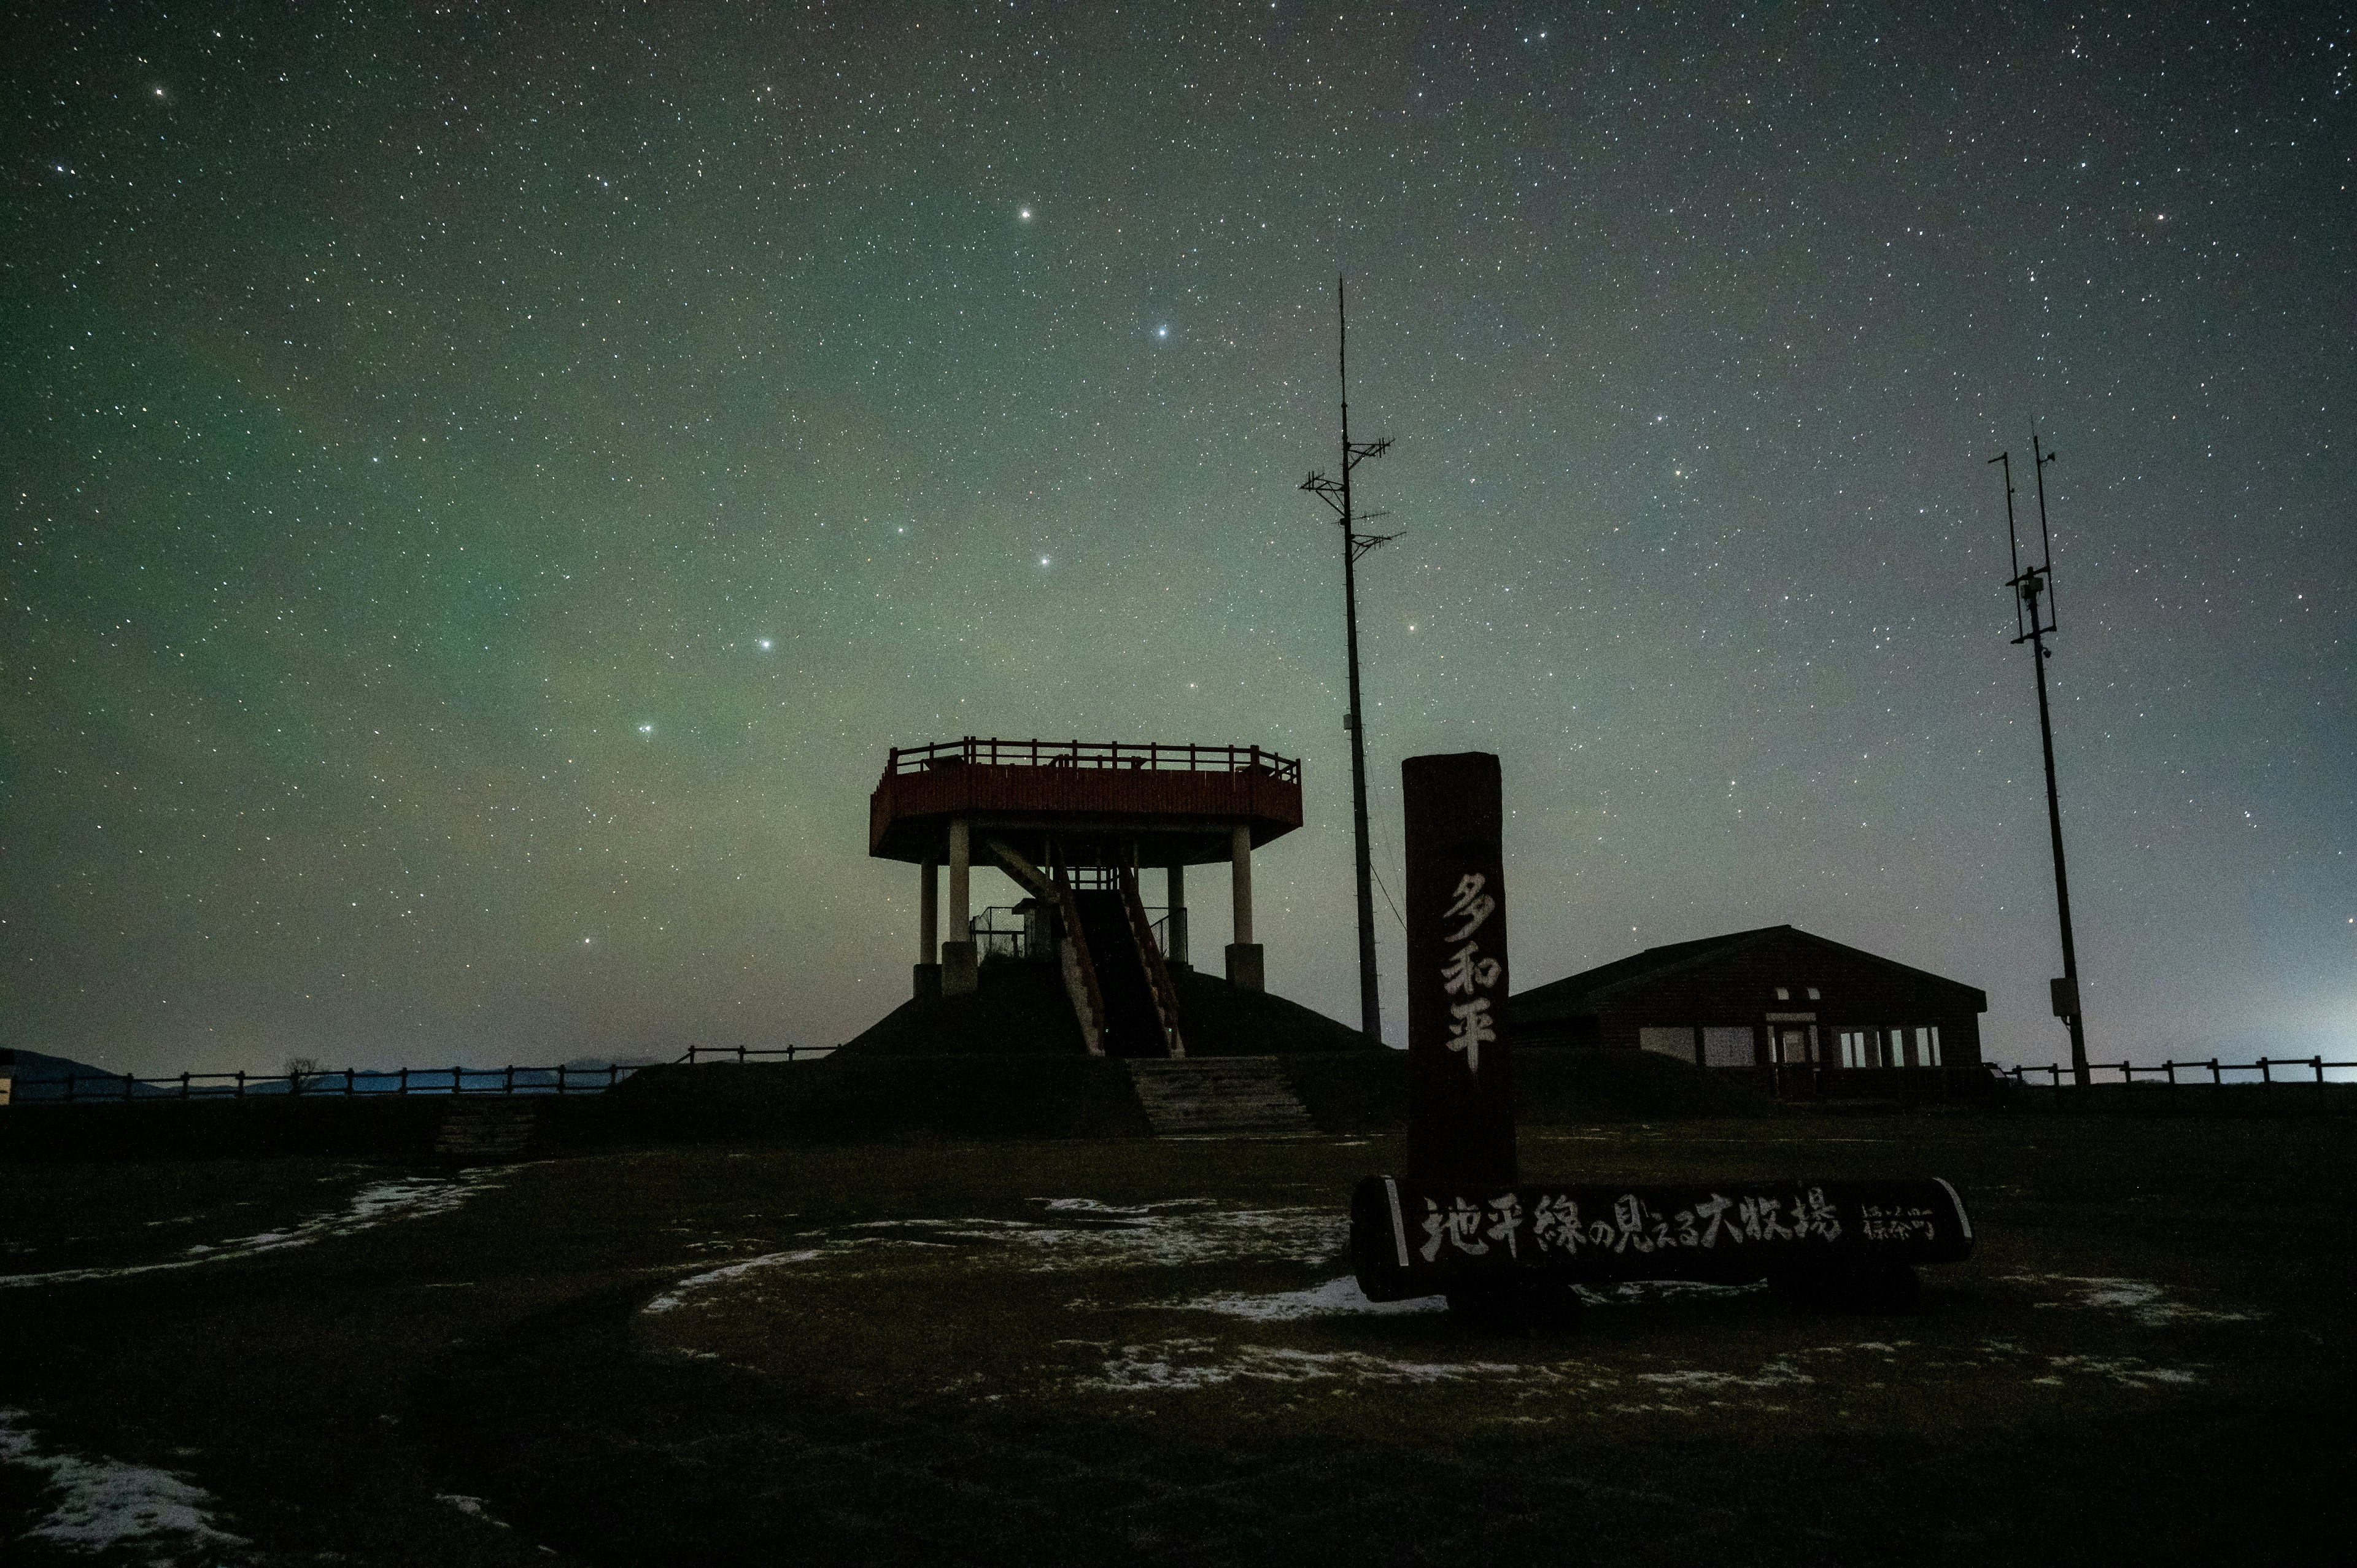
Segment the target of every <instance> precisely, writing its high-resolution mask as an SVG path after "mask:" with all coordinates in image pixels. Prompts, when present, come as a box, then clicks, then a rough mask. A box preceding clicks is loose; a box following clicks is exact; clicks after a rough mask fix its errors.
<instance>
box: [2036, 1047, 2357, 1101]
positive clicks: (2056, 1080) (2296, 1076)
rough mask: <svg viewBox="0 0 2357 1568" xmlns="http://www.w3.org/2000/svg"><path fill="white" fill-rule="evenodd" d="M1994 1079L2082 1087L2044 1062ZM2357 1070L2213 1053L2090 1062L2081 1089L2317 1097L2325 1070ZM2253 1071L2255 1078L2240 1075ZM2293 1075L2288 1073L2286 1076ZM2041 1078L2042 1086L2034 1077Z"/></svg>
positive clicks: (2072, 1089)
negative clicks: (2184, 1058)
mask: <svg viewBox="0 0 2357 1568" xmlns="http://www.w3.org/2000/svg"><path fill="white" fill-rule="evenodd" d="M1990 1070H1991V1071H1993V1072H1995V1073H1996V1075H1997V1076H1998V1077H1999V1078H2001V1079H2006V1080H2007V1082H2009V1083H2011V1084H2013V1085H2014V1086H2016V1087H2017V1088H2019V1089H2022V1090H2032V1089H2038V1088H2041V1087H2042V1088H2044V1089H2046V1090H2050V1092H2051V1093H2052V1095H2053V1097H2054V1098H2055V1100H2056V1101H2061V1099H2062V1098H2063V1097H2064V1096H2066V1095H2071V1094H2076V1093H2079V1092H2081V1091H2082V1089H2083V1087H2084V1088H2085V1089H2099V1088H2100V1089H2114V1090H2115V1089H2126V1088H2136V1089H2148V1090H2171V1089H2259V1090H2263V1091H2265V1092H2267V1093H2269V1094H2272V1093H2273V1092H2274V1091H2276V1090H2298V1089H2307V1090H2312V1091H2313V1092H2314V1093H2315V1095H2316V1097H2317V1098H2318V1099H2319V1100H2321V1099H2322V1098H2324V1094H2325V1090H2326V1088H2327V1086H2328V1085H2330V1083H2331V1082H2332V1081H2333V1080H2332V1079H2328V1078H2326V1077H2325V1076H2324V1075H2325V1074H2326V1073H2328V1072H2348V1071H2352V1070H2357V1061H2351V1062H2331V1061H2326V1060H2325V1059H2324V1058H2322V1057H2261V1058H2259V1059H2258V1060H2256V1061H2255V1062H2222V1061H2220V1060H2219V1059H2218V1058H2216V1057H2212V1058H2209V1059H2208V1060H2207V1061H2194V1062H2179V1061H2166V1062H2160V1063H2158V1064H2147V1063H2141V1062H2102V1063H2095V1062H2090V1063H2089V1064H2088V1066H2087V1079H2088V1080H2087V1083H2086V1084H2085V1085H2084V1086H2082V1085H2080V1084H2079V1083H2078V1082H2077V1081H2076V1080H2075V1075H2074V1074H2073V1073H2072V1069H2070V1068H2069V1067H2066V1066H2064V1065H2062V1064H2061V1063H2060V1062H2049V1063H2048V1064H2047V1065H2046V1066H2044V1067H2012V1068H1994V1067H1993V1068H1992V1069H1990ZM2251 1073H2255V1074H2257V1075H2258V1076H2257V1077H2256V1078H2251V1077H2247V1076H2236V1077H2233V1078H2229V1077H2228V1075H2229V1074H2236V1075H2246V1074H2251ZM2286 1075H2293V1076H2286ZM2040 1078H2043V1079H2046V1082H2045V1083H2044V1084H2043V1085H2040V1084H2039V1083H2037V1082H2036V1081H2035V1080H2036V1079H2040Z"/></svg>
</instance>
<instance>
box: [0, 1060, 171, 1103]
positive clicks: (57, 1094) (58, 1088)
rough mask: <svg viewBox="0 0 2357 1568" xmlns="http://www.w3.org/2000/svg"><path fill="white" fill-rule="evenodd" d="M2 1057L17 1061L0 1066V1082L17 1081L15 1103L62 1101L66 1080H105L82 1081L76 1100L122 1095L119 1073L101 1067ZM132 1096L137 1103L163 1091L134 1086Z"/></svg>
mask: <svg viewBox="0 0 2357 1568" xmlns="http://www.w3.org/2000/svg"><path fill="white" fill-rule="evenodd" d="M5 1054H7V1055H13V1056H14V1057H15V1058H16V1065H15V1066H13V1067H11V1066H8V1065H7V1064H6V1063H5V1062H0V1078H13V1079H15V1080H16V1085H15V1088H14V1090H12V1097H13V1098H15V1099H17V1100H62V1099H64V1098H65V1092H66V1079H69V1078H75V1079H86V1080H87V1079H103V1080H107V1081H103V1082H89V1081H85V1082H83V1083H81V1084H79V1085H77V1086H76V1088H75V1090H74V1093H75V1095H76V1096H77V1097H80V1096H83V1095H88V1096H91V1097H92V1098H95V1097H97V1096H99V1095H101V1094H110V1093H111V1094H117V1095H119V1094H121V1093H122V1092H123V1089H122V1085H123V1075H122V1074H121V1073H119V1072H110V1071H108V1070H107V1069H105V1068H102V1067H92V1066H91V1065H90V1064H89V1063H88V1062H78V1061H76V1060H74V1059H73V1058H71V1057H53V1056H50V1055H48V1053H46V1052H43V1051H27V1050H18V1051H14V1052H9V1053H5ZM131 1092H132V1096H133V1098H135V1099H140V1098H146V1097H150V1096H154V1095H159V1094H162V1093H164V1092H165V1091H164V1090H160V1089H155V1088H151V1087H149V1086H147V1085H145V1084H140V1085H137V1086H135V1087H134V1088H133V1090H132V1091H131Z"/></svg>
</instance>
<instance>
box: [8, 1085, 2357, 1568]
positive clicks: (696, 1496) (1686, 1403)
mask: <svg viewBox="0 0 2357 1568" xmlns="http://www.w3.org/2000/svg"><path fill="white" fill-rule="evenodd" d="M1523 1155H1524V1167H1525V1171H1526V1174H1527V1176H1529V1177H1530V1178H1531V1179H1533V1180H1544V1179H1549V1178H1555V1179H1577V1180H1583V1181H1615V1180H1622V1179H1626V1180H1631V1181H1656V1182H1674V1181H1682V1180H1687V1179H1693V1178H1700V1177H1707V1176H1719V1177H1722V1178H1738V1177H1745V1176H1776V1175H1788V1174H1796V1173H1807V1174H1814V1175H1820V1176H1872V1175H1880V1174H1936V1175H1944V1176H1949V1177H1950V1178H1951V1179H1953V1180H1954V1181H1955V1182H1956V1183H1957V1185H1958V1186H1959V1187H1960V1188H1961V1189H1962V1190H1963V1191H1964V1195H1965V1197H1966V1198H1967V1200H1968V1201H1969V1202H1970V1203H1971V1205H1972V1207H1973V1210H1974V1214H1975V1221H1976V1223H1977V1225H1978V1227H1979V1230H1980V1237H1981V1244H1980V1248H1979V1251H1978V1252H1977V1253H1976V1255H1975V1258H1974V1259H1973V1260H1972V1262H1968V1263H1965V1264H1960V1265H1955V1266H1953V1267H1950V1268H1945V1269H1940V1270H1933V1271H1927V1279H1926V1285H1927V1289H1926V1292H1925V1303H1924V1306H1923V1309H1922V1310H1921V1312H1920V1313H1918V1314H1916V1315H1913V1316H1907V1317H1900V1318H1867V1317H1856V1316H1829V1315H1824V1314H1814V1313H1809V1312H1804V1311H1801V1310H1798V1309H1795V1308H1792V1307H1790V1306H1788V1305H1785V1304H1783V1303H1781V1302H1780V1301H1778V1300H1776V1299H1774V1298H1772V1297H1770V1296H1769V1295H1768V1294H1766V1293H1764V1292H1761V1291H1708V1290H1697V1289H1691V1288H1689V1289H1684V1290H1671V1289H1666V1288H1655V1289H1645V1288H1632V1289H1629V1290H1626V1291H1623V1292H1620V1293H1618V1294H1613V1295H1610V1296H1608V1297H1599V1298H1598V1299H1597V1300H1596V1301H1595V1303H1594V1304H1593V1305H1591V1306H1590V1307H1589V1308H1588V1309H1587V1311H1586V1312H1585V1313H1584V1314H1583V1315H1582V1321H1581V1322H1580V1324H1579V1325H1578V1326H1577V1327H1576V1328H1572V1329H1569V1330H1566V1331H1562V1332H1548V1333H1544V1334H1534V1335H1506V1334H1500V1333H1496V1332H1482V1331H1477V1330H1473V1329H1469V1328H1468V1327H1466V1326H1463V1325H1461V1324H1459V1323H1458V1322H1456V1321H1454V1320H1452V1319H1450V1318H1449V1317H1448V1316H1446V1315H1445V1314H1442V1313H1438V1312H1435V1311H1430V1310H1415V1309H1410V1310H1404V1311H1397V1312H1386V1313H1375V1312H1371V1311H1368V1310H1365V1309H1364V1305H1363V1304H1361V1303H1356V1302H1355V1301H1354V1300H1353V1298H1352V1295H1351V1292H1349V1291H1348V1289H1347V1287H1345V1286H1342V1285H1340V1284H1339V1283H1337V1282H1338V1281H1340V1278H1341V1276H1342V1275H1343V1274H1344V1273H1345V1270H1344V1268H1343V1266H1342V1264H1341V1263H1340V1240H1341V1238H1340V1225H1339V1218H1340V1208H1341V1203H1342V1199H1343V1197H1344V1195H1345V1194H1346V1192H1347V1190H1348V1187H1349V1184H1350V1182H1351V1180H1352V1179H1353V1178H1354V1177H1356V1176H1360V1175H1361V1174H1364V1173H1366V1172H1369V1171H1373V1170H1381V1169H1385V1168H1390V1167H1394V1166H1395V1165H1397V1163H1398V1160H1399V1158H1400V1148H1399V1144H1398V1142H1397V1140H1396V1139H1394V1138H1392V1137H1389V1136H1386V1135H1373V1136H1369V1137H1365V1138H1325V1139H1319V1140H1314V1141H1303V1142H1297V1143H1208V1142H1207V1143H1186V1142H1179V1143H1149V1142H1141V1141H1135V1140H1132V1141H1122V1142H1114V1141H1098V1142H1091V1141H1080V1140H1072V1141H1061V1142H1046V1141H1040V1142H996V1143H982V1142H974V1143H963V1144H934V1145H921V1144H892V1145H870V1146H858V1145H836V1146H828V1147H803V1148H779V1147H774V1146H750V1145H748V1146H740V1147H729V1146H726V1145H697V1146H694V1147H680V1146H668V1147H641V1148H632V1149H620V1150H614V1151H607V1152H598V1153H593V1154H587V1155H579V1156H576V1157H571V1158H566V1159H561V1160H551V1161H545V1162H540V1163H534V1164H529V1165H517V1166H511V1167H505V1168H499V1169H479V1170H475V1171H471V1172H468V1173H461V1174H454V1173H450V1172H447V1171H438V1170H436V1169H433V1168H431V1167H417V1168H414V1169H404V1168H398V1167H382V1166H366V1165H353V1164H349V1163H339V1162H334V1161H327V1160H302V1159H280V1160H274V1161H267V1162H259V1161H257V1162H234V1161H212V1162H184V1163H168V1164H167V1163H158V1164H145V1165H142V1164H129V1163H110V1164H102V1165H41V1166H16V1167H11V1168H9V1169H8V1171H7V1181H8V1183H9V1187H10V1197H9V1198H8V1200H7V1202H6V1205H5V1212H0V1275H5V1276H6V1279H5V1283H0V1324H5V1336H0V1347H5V1349H0V1357H5V1359H0V1407H5V1409H6V1410H7V1411H8V1412H9V1413H8V1414H7V1415H5V1417H0V1455H9V1456H12V1457H13V1458H14V1459H15V1461H16V1462H15V1463H13V1464H0V1540H5V1541H6V1543H7V1549H6V1555H7V1558H8V1561H9V1563H11V1564H12V1568H13V1565H15V1564H17V1563H23V1564H27V1565H28V1568H38V1565H42V1564H48V1563H81V1564H87V1563H92V1562H100V1563H109V1562H123V1563H148V1562H159V1561H163V1560H165V1559H166V1558H176V1559H177V1560H178V1561H180V1562H183V1563H201V1562H209V1561H210V1562H254V1563H386V1564H396V1563H399V1564H406V1563H420V1564H425V1563H487V1564H498V1563H547V1562H549V1561H550V1560H551V1558H550V1555H549V1553H550V1552H552V1551H553V1552H554V1553H556V1554H557V1556H558V1557H560V1558H562V1559H565V1560H572V1561H578V1562H582V1563H775V1562H791V1561H819V1562H847V1561H895V1562H975V1563H1016V1562H1023V1563H1035V1562H1036V1563H1099V1562H1108V1561H1140V1562H1180V1563H1193V1562H1236V1563H1248V1562H1269V1561H1284V1562H1290V1563H1463V1562H1481V1563H1521V1562H1534V1563H1535V1562H1549V1563H1566V1562H1573V1561H1577V1560H1580V1559H1583V1558H1586V1557H1587V1556H1589V1555H1590V1554H1594V1553H1599V1552H1600V1553H1608V1554H1609V1556H1610V1557H1611V1558H1612V1559H1615V1560H1620V1561H1633V1562H1638V1563H1704V1562H1709V1563H1730V1562H1731V1563H1895V1562H1926V1563H1986V1562H2013V1561H2019V1562H2050V1561H2056V1560H2060V1559H2065V1558H2075V1559H2078V1560H2082V1561H2086V1562H2094V1563H2110V1562H2120V1563H2126V1562H2142V1563H2155V1562H2158V1563H2192V1562H2201V1563H2242V1562H2267V1563H2298V1562H2308V1561H2318V1560H2319V1559H2320V1558H2321V1557H2323V1556H2325V1555H2329V1554H2338V1553H2345V1551H2346V1549H2347V1547H2348V1545H2349V1537H2350V1535H2351V1533H2352V1532H2351V1530H2350V1527H2349V1526H2348V1524H2347V1523H2346V1513H2345V1509H2343V1507H2342V1505H2341V1495H2340V1490H2339V1488H2340V1487H2341V1485H2343V1484H2345V1478H2346V1477H2348V1475H2349V1474H2350V1473H2351V1472H2350V1466H2351V1462H2352V1457H2357V1455H2352V1448H2357V1441H2352V1423H2351V1421H2350V1418H2349V1413H2348V1412H2349V1406H2350V1394H2351V1392H2352V1376H2351V1372H2352V1357H2351V1354H2350V1350H2349V1348H2348V1341H2347V1329H2348V1324H2349V1311H2350V1306H2351V1304H2352V1283H2357V1262H2352V1257H2357V1254H2352V1240H2357V1236H2352V1232H2357V1225H2352V1219H2351V1216H2350V1212H2349V1193H2350V1186H2351V1183H2350V1176H2351V1164H2352V1161H2351V1155H2352V1125H2351V1123H2349V1122H2346V1121H2343V1120H2341V1119H2337V1118H2331V1119H2327V1118H2312V1119H2306V1120H2299V1121H2283V1122H2271V1121H2257V1120H2247V1121H2245V1120H2237V1121H2215V1120H2208V1121H2201V1120H2170V1119H2161V1120H2150V1121H2147V1120H2136V1121H2127V1120H2115V1119H2104V1118H2061V1117H2039V1116H2019V1115H2005V1114H1993V1113H1968V1114H1967V1113H1953V1114H1929V1113H1927V1114H1921V1115H1913V1116H1891V1117H1887V1118H1879V1119H1877V1118H1867V1117H1859V1116H1845V1117H1808V1116H1792V1115H1780V1116H1771V1117H1763V1118H1751V1119H1719V1120H1713V1121H1704V1122H1676V1123H1652V1124H1648V1123H1640V1122H1627V1123H1615V1124H1608V1125H1602V1126H1597V1127H1592V1128H1581V1127H1576V1126H1573V1127H1561V1128H1550V1129H1537V1130H1526V1132H1525V1135H1524V1151H1523ZM196 1248H202V1249H206V1250H205V1251H191V1249H196ZM1354 1308H1355V1309H1354ZM110 1486H111V1487H113V1491H112V1492H109V1491H108V1490H107V1488H108V1487H110ZM142 1499H145V1500H144V1501H143V1500H142ZM140 1507H145V1508H147V1509H150V1511H151V1514H152V1517H153V1518H154V1520H156V1522H157V1523H159V1524H160V1525H162V1526H165V1527H168V1528H164V1529H160V1530H155V1531H151V1532H149V1533H147V1534H145V1535H141V1534H139V1533H138V1532H137V1530H136V1528H135V1526H136V1520H135V1519H133V1518H132V1517H131V1516H132V1515H133V1514H135V1512H136V1509H138V1508H140ZM110 1508H113V1509H114V1510H115V1511H114V1512H113V1514H110V1513H109V1511H108V1509H110ZM77 1510H79V1511H77ZM43 1532H46V1533H43ZM93 1545H95V1546H99V1547H101V1548H102V1550H99V1551H97V1552H90V1551H86V1550H84V1549H85V1548H86V1547H90V1546H93Z"/></svg>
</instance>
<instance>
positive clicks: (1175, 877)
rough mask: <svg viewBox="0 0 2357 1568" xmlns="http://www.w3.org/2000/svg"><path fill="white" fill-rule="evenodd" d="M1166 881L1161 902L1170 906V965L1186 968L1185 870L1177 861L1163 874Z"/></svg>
mask: <svg viewBox="0 0 2357 1568" xmlns="http://www.w3.org/2000/svg"><path fill="white" fill-rule="evenodd" d="M1164 875H1165V876H1166V878H1167V881H1166V882H1165V884H1164V886H1165V889H1166V890H1165V892H1164V894H1163V897H1162V901H1163V902H1164V903H1166V904H1168V905H1169V906H1170V916H1169V918H1170V951H1169V953H1168V955H1167V956H1168V959H1169V961H1171V962H1172V963H1175V964H1178V965H1179V966H1180V967H1182V968H1184V967H1187V868H1186V867H1185V866H1183V865H1179V863H1178V862H1177V861H1175V860H1174V861H1172V862H1171V863H1170V865H1169V868H1168V870H1167V871H1166V872H1165V874H1164Z"/></svg>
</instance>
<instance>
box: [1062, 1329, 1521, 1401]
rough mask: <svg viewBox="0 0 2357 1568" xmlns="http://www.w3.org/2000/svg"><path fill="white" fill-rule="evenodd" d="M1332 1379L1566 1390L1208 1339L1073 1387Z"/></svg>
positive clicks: (1158, 1387) (1125, 1358)
mask: <svg viewBox="0 0 2357 1568" xmlns="http://www.w3.org/2000/svg"><path fill="white" fill-rule="evenodd" d="M1329 1379H1347V1380H1351V1381H1352V1382H1361V1383H1385V1384H1394V1385H1399V1384H1417V1383H1450V1382H1485V1383H1530V1382H1549V1383H1552V1382H1561V1381H1563V1380H1564V1376H1563V1374H1562V1373H1561V1372H1558V1371H1556V1370H1555V1369H1554V1368H1551V1367H1531V1366H1523V1365H1522V1364H1520V1363H1517V1362H1512V1361H1402V1360H1394V1359H1392V1358H1390V1357H1388V1356H1371V1355H1368V1354H1367V1353H1366V1352H1364V1351H1360V1350H1322V1351H1321V1350H1295V1349H1289V1348H1282V1347H1278V1346H1273V1345H1239V1346H1236V1347H1235V1348H1233V1349H1232V1350H1229V1351H1227V1352H1226V1353H1225V1354H1224V1355H1222V1348H1221V1347H1220V1345H1219V1344H1218V1342H1217V1341H1214V1340H1210V1339H1164V1340H1160V1341H1157V1342H1156V1343H1154V1344H1151V1345H1125V1346H1124V1347H1122V1348H1121V1349H1120V1351H1119V1352H1117V1353H1116V1354H1114V1356H1111V1357H1109V1358H1108V1359H1106V1361H1105V1363H1104V1375H1103V1376H1102V1377H1094V1378H1081V1379H1078V1380H1075V1386H1076V1387H1079V1388H1082V1389H1087V1390H1090V1391H1095V1392H1102V1393H1133V1394H1134V1393H1168V1392H1187V1391H1192V1390H1195V1389H1206V1388H1212V1387H1216V1386H1217V1385H1219V1384H1222V1383H1232V1382H1236V1381H1239V1380H1246V1381H1254V1382H1269V1383H1307V1382H1317V1381H1321V1380H1329Z"/></svg>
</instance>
